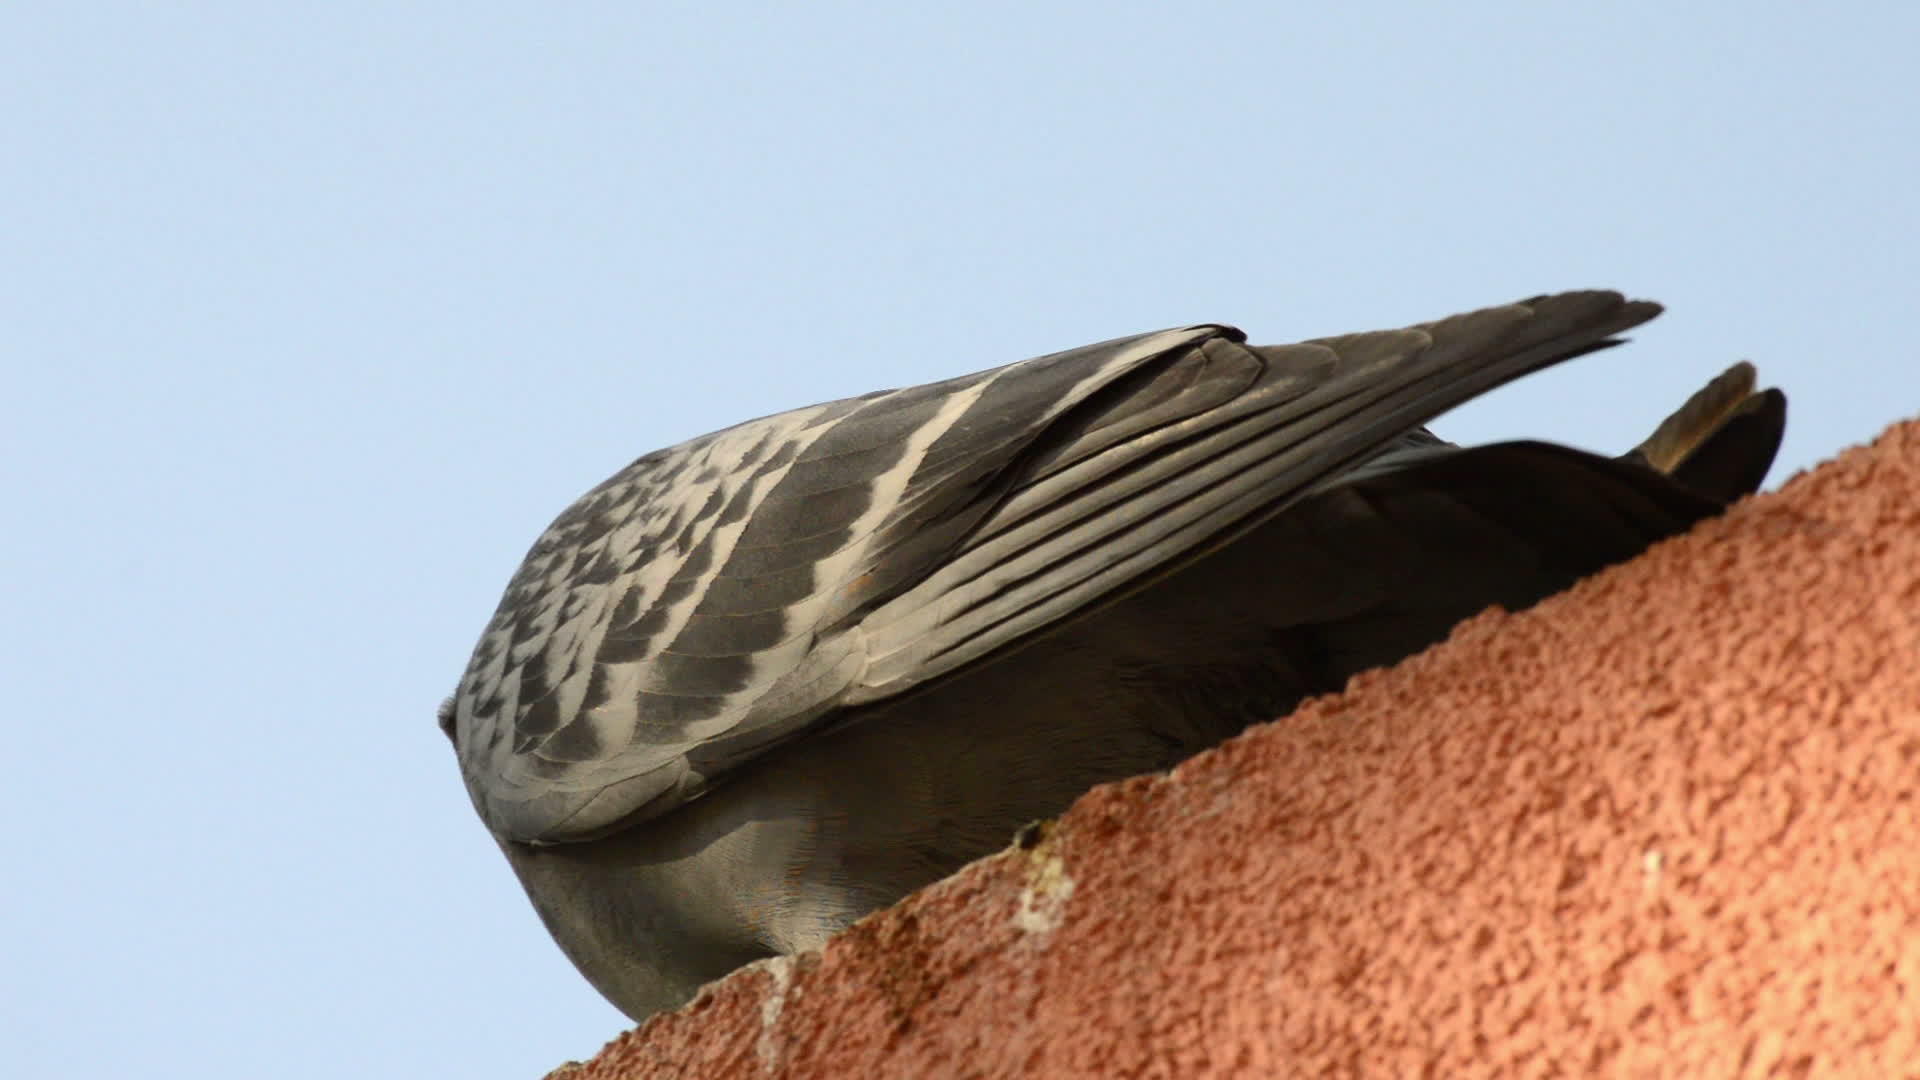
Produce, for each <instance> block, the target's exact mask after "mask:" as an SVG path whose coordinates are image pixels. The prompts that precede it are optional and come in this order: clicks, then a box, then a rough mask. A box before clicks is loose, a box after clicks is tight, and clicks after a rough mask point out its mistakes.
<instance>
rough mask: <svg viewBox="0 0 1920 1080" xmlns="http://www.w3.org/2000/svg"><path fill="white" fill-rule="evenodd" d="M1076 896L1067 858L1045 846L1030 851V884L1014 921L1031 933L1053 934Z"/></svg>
mask: <svg viewBox="0 0 1920 1080" xmlns="http://www.w3.org/2000/svg"><path fill="white" fill-rule="evenodd" d="M1072 898H1073V878H1071V877H1069V876H1067V864H1066V860H1064V859H1062V858H1061V857H1060V856H1058V855H1056V854H1054V853H1053V852H1052V851H1050V850H1048V849H1047V848H1046V847H1044V846H1042V847H1041V848H1039V849H1038V850H1035V851H1033V852H1031V853H1029V855H1028V861H1027V885H1026V888H1024V889H1021V890H1020V905H1019V906H1018V907H1017V908H1015V909H1014V912H1013V925H1014V926H1016V927H1019V928H1020V929H1021V930H1024V931H1026V932H1027V933H1029V934H1050V933H1052V932H1053V931H1054V930H1056V929H1058V928H1059V926H1060V924H1061V922H1063V921H1064V920H1065V919H1066V915H1067V901H1068V900H1070V899H1072Z"/></svg>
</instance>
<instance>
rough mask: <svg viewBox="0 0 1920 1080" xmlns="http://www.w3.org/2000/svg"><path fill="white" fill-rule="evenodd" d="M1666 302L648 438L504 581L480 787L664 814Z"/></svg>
mask: <svg viewBox="0 0 1920 1080" xmlns="http://www.w3.org/2000/svg"><path fill="white" fill-rule="evenodd" d="M1658 310H1659V309H1658V307H1657V306H1656V305H1653V304H1650V303H1644V302H1633V301H1625V300H1623V299H1622V298H1621V297H1619V296H1618V295H1617V294H1613V293H1567V294H1560V295H1557V296H1552V297H1543V298H1537V299H1535V300H1530V301H1526V302H1523V303H1520V304H1513V305H1507V306H1504V307H1498V308H1489V309H1486V310H1482V311H1478V312H1472V313H1468V314H1466V315H1461V316H1456V317H1454V318H1451V319H1446V320H1443V321H1441V322H1438V323H1433V324H1426V325H1422V326H1417V327H1411V328H1408V329H1405V330H1396V331H1384V332H1378V333H1369V334H1356V335H1349V336H1346V337H1340V338H1327V339H1320V340H1316V341H1310V342H1304V343H1301V344H1299V345H1289V346H1278V347H1270V348H1250V347H1247V346H1245V345H1242V344H1240V337H1239V335H1238V333H1237V332H1234V331H1231V330H1227V329H1224V328H1220V327H1198V328H1190V329H1187V330H1181V331H1166V332H1163V333H1160V334H1153V335H1145V336H1143V337H1140V338H1132V339H1125V340H1122V341H1118V342H1110V343H1107V344H1104V345H1100V346H1090V347H1088V348H1086V349H1081V350H1074V351H1073V352H1071V353H1062V354H1055V355H1053V356H1050V357H1043V358H1041V359H1039V360H1034V361H1027V362H1025V363H1021V364H1015V365H1010V366H1008V367H1005V368H1000V369H996V370H994V371H991V372H984V373H981V374H979V375H975V376H968V377H965V378H962V379H956V380H951V381H948V382H945V383H936V384H932V385H929V386H923V387H915V388H911V389H907V390H901V391H894V392H891V393H886V394H879V395H870V396H868V397H866V398H860V399H850V400H848V401H841V402H834V403H830V404H828V405H822V406H816V407H814V408H812V409H804V410H796V411H795V412H792V413H784V414H780V415H779V416H775V417H769V418H766V419H764V420H760V421H755V422H752V423H749V424H745V425H741V426H740V427H737V428H732V429H728V430H727V431H724V432H720V433H717V434H715V435H712V436H707V437H705V438H704V439H700V440H695V441H694V442H691V443H687V444H683V445H682V446H680V447H676V448H673V449H671V450H668V451H663V452H662V453H660V454H655V455H649V457H648V458H643V459H641V461H640V462H636V463H635V465H634V466H632V467H630V468H629V469H628V470H626V471H625V472H623V473H622V474H620V475H619V476H616V477H615V478H614V479H613V480H611V481H609V482H608V484H606V485H603V486H602V487H601V488H599V489H596V491H595V492H593V493H590V494H589V495H588V496H587V497H586V498H584V499H582V500H581V502H580V503H577V504H576V505H575V506H574V507H573V508H572V509H570V510H569V511H568V512H567V513H566V514H565V515H562V517H561V519H560V520H559V521H557V522H556V523H555V525H554V526H553V528H552V529H550V530H549V531H548V533H547V535H546V536H544V537H543V538H542V539H541V541H540V542H539V543H538V544H536V546H535V549H534V551H533V552H532V553H531V554H530V555H529V557H528V560H527V563H526V565H524V566H523V567H522V569H521V571H520V574H519V575H518V576H517V577H516V578H515V580H514V583H513V584H512V585H511V586H510V587H509V591H508V595H507V597H506V599H505V600H503V601H502V605H501V609H500V612H499V613H497V614H496V616H495V619H494V622H493V624H492V625H490V627H489V630H488V633H487V636H486V637H485V638H483V641H482V644H481V647H480V649H479V650H478V651H477V652H476V655H475V658H474V662H473V665H472V666H471V667H470V668H469V671H468V674H467V676H466V678H465V679H464V680H463V682H462V686H461V690H460V693H459V694H458V695H457V697H456V708H455V719H456V726H457V730H458V738H459V742H460V746H461V753H462V762H463V766H464V769H465V771H466V774H467V778H468V783H469V788H470V790H471V791H472V792H473V793H474V797H475V801H476V803H477V804H478V805H479V807H480V810H481V813H482V815H483V816H484V817H486V818H487V820H488V821H489V822H490V823H491V824H492V825H493V826H494V828H495V829H496V831H498V832H500V833H502V834H503V835H506V836H510V837H514V838H517V839H523V840H536V841H559V840H569V839H579V838H584V837H588V836H592V835H597V834H599V833H601V832H604V831H605V830H607V829H609V828H612V827H615V826H616V825H618V824H620V823H622V822H625V821H631V820H635V819H637V818H639V817H644V816H648V815H651V814H655V813H659V812H662V811H664V810H665V809H668V808H670V807H671V806H673V805H677V804H678V803H680V802H683V801H685V800H686V799H688V798H691V797H694V796H695V795H697V794H698V793H699V792H700V791H701V790H703V789H704V788H705V787H706V786H707V785H708V784H710V783H712V782H714V781H715V780H717V779H719V778H721V777H723V776H724V775H725V774H726V773H727V772H728V771H729V770H731V769H733V768H735V767H737V766H738V765H740V764H741V763H743V762H744V761H746V760H749V759H751V758H752V757H754V756H756V755H757V754H759V753H761V752H763V751H765V750H766V749H768V748H770V747H771V746H774V745H776V744H778V743H779V742H781V741H783V740H785V739H788V738H792V737H794V736H796V735H798V734H800V733H802V732H804V731H805V730H807V729H808V728H809V727H810V726H812V725H815V724H817V723H820V722H822V719H823V714H825V713H827V712H828V711H829V710H832V709H834V708H836V707H839V706H843V705H851V704H858V703H862V702H868V701H873V700H877V699H880V698H885V697H888V696H892V695H895V694H899V693H902V692H905V691H907V690H910V689H912V688H914V687H916V686H920V685H923V684H925V683H926V682H927V681H928V680H931V679H934V678H937V677H939V676H940V675H943V674H946V673H948V672H951V671H954V670H956V669H957V668H959V667H961V666H963V665H965V664H968V663H970V662H974V661H977V660H979V659H981V658H984V657H986V656H988V655H990V654H992V653H994V652H996V651H998V650H1000V649H1003V648H1006V647H1009V646H1010V645H1013V644H1015V643H1017V642H1019V641H1020V640H1022V639H1024V638H1027V637H1029V636H1031V635H1033V634H1035V633H1039V632H1042V631H1045V630H1047V629H1049V628H1052V627H1054V626H1057V625H1059V624H1061V623H1062V622H1063V621H1065V620H1067V619H1069V618H1071V617H1074V616H1077V615H1082V614H1084V613H1086V612H1087V611H1089V610H1091V609H1093V608H1095V607H1097V606H1098V605H1099V604H1100V603H1102V602H1103V601H1105V600H1108V599H1110V598H1112V597H1114V596H1116V595H1118V594H1120V593H1122V592H1123V591H1124V590H1126V589H1128V588H1130V587H1135V586H1138V585H1139V584H1142V583H1144V582H1146V581H1148V580H1151V579H1153V578H1154V577H1156V576H1158V575H1160V574H1164V573H1166V572H1167V571H1169V570H1171V569H1173V568H1174V567H1176V566H1179V565H1182V564H1183V563H1184V562H1186V561H1188V560H1191V559H1193V558H1196V557H1198V556H1199V555H1201V554H1203V553H1204V552H1206V551H1208V550H1211V549H1212V548H1214V547H1216V546H1218V545H1219V544H1220V543H1223V542H1225V541H1226V540H1227V539H1229V538H1230V537H1231V536H1232V535H1234V534H1235V532H1236V531H1237V530H1240V529H1243V528H1246V527H1249V526H1250V525H1252V524H1253V523H1255V522H1257V521H1258V520H1260V519H1261V518H1263V517H1264V516H1266V515H1269V514H1271V513H1273V512H1275V511H1277V510H1278V509H1280V508H1282V507H1284V506H1286V505H1287V504H1288V503H1289V502H1291V501H1292V500H1294V499H1297V498H1298V497H1300V496H1301V495H1302V494H1304V493H1306V492H1307V491H1309V490H1311V489H1313V488H1314V487H1315V486H1316V485H1319V484H1321V483H1323V482H1325V481H1327V480H1328V479H1329V478H1332V477H1334V476H1336V475H1338V474H1339V473H1340V472H1341V471H1342V470H1345V469H1348V468H1350V467H1352V466H1353V465H1355V464H1356V463H1358V462H1361V461H1364V460H1365V459H1367V458H1368V457H1369V456H1371V455H1374V454H1377V453H1379V452H1380V451H1381V450H1382V449H1384V448H1387V447H1389V446H1392V445H1394V444H1395V443H1396V441H1397V440H1403V439H1405V438H1406V437H1408V436H1409V434H1410V433H1411V432H1413V431H1414V430H1415V429H1417V428H1418V427H1419V425H1421V424H1422V423H1424V422H1425V421H1426V420H1428V419H1430V418H1431V417H1433V416H1434V415H1436V414H1438V413H1440V412H1443V411H1445V410H1446V409H1448V408H1451V407H1452V406H1454V405H1457V404H1459V403H1460V402H1463V401H1465V400H1467V399H1469V398H1471V397H1473V396H1475V395H1477V394H1479V393H1482V392H1484V391H1486V390H1488V389H1491V388H1493V387H1494V386H1497V385H1499V384H1501V383H1503V382H1505V381H1507V380H1510V379H1512V378H1515V377H1517V376H1519V375H1522V374H1525V373H1526V372H1528V371H1532V370H1535V369H1537V368H1540V367H1543V366H1545V365H1547V364H1551V363H1554V362H1557V361H1559V360H1563V359H1566V358H1568V357H1571V356H1576V355H1579V354H1581V353H1584V352H1589V351H1592V350H1594V349H1597V348H1602V347H1604V346H1605V345H1606V344H1608V337H1609V335H1611V334H1614V333H1617V332H1619V331H1621V330H1624V329H1626V328H1628V327H1631V326H1634V325H1636V324H1638V323H1640V322H1644V321H1645V320H1647V319H1649V318H1651V317H1652V316H1653V315H1654V314H1656V313H1657V312H1658ZM1275 572H1276V573H1284V572H1285V568H1284V567H1283V566H1277V567H1275Z"/></svg>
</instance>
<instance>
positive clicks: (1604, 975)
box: [555, 422, 1920, 1080]
mask: <svg viewBox="0 0 1920 1080" xmlns="http://www.w3.org/2000/svg"><path fill="white" fill-rule="evenodd" d="M1917 777H1920V422H1909V423H1907V424H1903V425H1900V426H1897V427H1895V428H1893V429H1891V430H1890V431H1889V432H1887V433H1886V434H1885V435H1884V436H1882V437H1881V438H1880V439H1879V440H1878V441H1877V442H1875V443H1874V444H1873V445H1871V446H1868V447H1862V448H1858V449H1855V450H1853V451H1850V452H1848V453H1847V454H1845V455H1843V456H1842V457H1841V458H1839V459H1838V460H1836V461H1834V462H1831V463H1829V464H1827V465H1825V466H1823V467H1821V468H1819V469H1817V470H1815V471H1814V472H1812V473H1809V474H1806V475H1802V476H1800V477H1797V478H1795V479H1794V480H1793V481H1792V482H1790V483H1789V484H1788V485H1787V486H1786V487H1785V489H1784V490H1782V491H1781V492H1779V493H1777V494H1771V495H1765V496H1761V497H1759V498H1755V499H1752V500H1749V501H1747V502H1745V503H1743V504H1741V505H1739V506H1737V507H1736V508H1734V510H1733V511H1732V512H1731V513H1729V514H1728V515H1727V516H1726V517H1724V518H1721V519H1718V520H1716V521H1712V522H1708V523H1706V524H1705V525H1703V526H1702V527H1700V528H1699V529H1697V530H1695V531H1694V532H1693V533H1692V534H1691V535H1689V536H1686V537H1683V538H1681V539H1679V540H1676V541H1673V542H1669V543H1666V544H1663V545H1661V546H1659V547H1657V548H1655V549H1654V550H1652V551H1650V552H1648V553H1647V554H1646V555H1645V556H1644V557H1643V558H1641V559H1639V560H1636V561H1635V562H1633V563H1632V564H1630V565H1627V566H1624V567H1618V568H1615V569H1614V570H1611V571H1609V572H1607V573H1604V574H1602V575H1600V576H1598V577H1596V578H1594V579H1592V580H1590V581H1587V582H1584V583H1582V584H1581V585H1579V586H1578V587H1576V588H1575V589H1573V590H1572V591H1571V592H1569V593H1567V594H1565V595H1563V596H1559V597H1556V598H1554V599H1552V600H1549V601H1548V602H1546V603H1544V604H1541V605H1540V606H1539V607H1538V608H1536V609H1534V610H1533V611H1530V612H1527V613H1524V614H1520V615H1507V614H1503V613H1499V612H1490V613H1488V614H1485V615H1482V616H1480V617H1478V618H1476V619H1473V620H1471V621H1469V622H1468V623H1466V624H1464V625H1463V626H1461V627H1460V628H1459V629H1458V630H1457V631H1456V632H1455V634H1454V635H1453V637H1452V639H1451V640H1450V641H1449V642H1448V643H1446V644H1445V645H1443V646H1441V647H1439V648H1436V649H1434V650H1431V651H1430V652H1428V653H1426V654H1424V655H1422V656H1419V657H1416V658H1415V659H1413V660H1411V661H1409V662H1407V663H1404V664H1402V665H1400V666H1399V667H1397V668H1395V669H1393V670H1390V671H1384V672H1375V673H1371V674H1369V675H1366V676H1363V677H1361V678H1360V679H1357V680H1355V682H1354V684H1353V685H1352V686H1351V687H1350V688H1349V689H1348V691H1347V692H1346V693H1345V694H1343V695H1339V696H1335V697H1329V698H1322V699H1319V700H1316V701H1314V702H1311V703H1309V704H1308V705H1307V706H1305V707H1304V708H1302V709H1301V710H1300V711H1298V712H1297V713H1295V714H1294V715H1292V716H1290V717H1287V718H1286V719H1284V720H1281V721H1279V722H1277V723H1273V724H1267V725H1263V726H1260V727H1258V728H1256V729H1254V730H1252V731H1250V732H1249V733H1248V734H1247V735H1245V736H1243V737H1241V738H1239V739H1236V740H1234V741H1233V742H1231V743H1229V744H1227V745H1226V746H1224V747H1221V748H1220V749H1218V750H1216V751H1214V752H1211V753H1208V754H1205V755H1202V756H1201V757H1199V758H1196V759H1194V760H1193V761H1191V762H1189V763H1187V764H1186V765H1183V766H1182V767H1181V768H1179V769H1178V770H1176V771H1175V772H1174V773H1172V774H1171V775H1170V776H1166V777H1161V778H1146V779H1138V780H1132V781H1127V782H1125V783H1120V784H1113V785H1109V786H1106V787H1103V788H1100V789H1097V790H1095V791H1094V792H1092V793H1091V794H1089V795H1087V796H1086V797H1085V798H1083V799H1081V800H1080V802H1079V803H1078V804H1077V805H1075V807H1074V808H1073V810H1072V811H1071V812H1070V813H1068V814H1066V815H1065V816H1064V817H1062V818H1061V819H1060V820H1059V821H1057V822H1056V823H1053V824H1052V825H1050V826H1048V827H1046V828H1044V829H1036V830H1031V831H1030V834H1029V835H1026V836H1024V837H1023V838H1022V842H1021V844H1020V845H1017V846H1015V847H1013V848H1010V849H1009V850H1008V851H1006V852H1005V853H1003V854H1001V855H998V856H995V857H993V858H990V859H986V860H983V861H981V862H980V863H977V864H975V865H973V866H971V867H969V868H967V869H966V870H965V871H963V872H961V873H960V874H958V875H956V876H955V877H953V878H951V879H949V880H947V881H944V882H941V883H940V884H938V885H935V886H933V887H931V888H929V889H926V890H924V891H923V892H921V893H919V894H916V895H915V896H913V897H911V898H909V899H908V900H907V901H906V902H904V903H902V904H900V905H899V906H898V907H896V908H894V909H892V910H889V911H886V912H883V913H880V914H879V915H876V916H874V917H872V918H869V919H867V920H865V921H864V922H862V923H861V924H859V925H858V926H856V927H854V928H853V929H852V930H850V931H849V932H847V933H846V934H844V935H842V936H841V937H840V938H838V939H836V940H835V941H834V942H833V943H832V945H830V946H829V947H828V948H827V949H826V950H825V952H824V953H822V954H820V955H817V956H806V957H801V958H798V959H791V960H784V961H781V962H779V963H775V964H766V965H760V966H756V967H755V968H752V969H749V970H747V971H745V972H742V973H739V974H737V975H736V976H734V977H732V978H730V979H727V980H725V981H723V982H722V983H720V984H717V985H716V986H714V987H712V988H710V989H709V990H708V991H707V992H706V993H704V994H703V995H702V997H701V998H700V999H699V1000H697V1001H696V1002H695V1003H693V1004H692V1005H690V1006H689V1007H687V1008H686V1009H684V1010H682V1011H681V1012H679V1013H675V1014H672V1015H667V1016H662V1017H658V1018H656V1019H655V1020H654V1021H652V1022H651V1023H649V1024H647V1025H646V1026H644V1027H642V1028H641V1029H639V1030H638V1031H635V1032H631V1033H628V1034H626V1035H623V1036H621V1037H620V1038H619V1039H617V1040H615V1041H614V1042H613V1043H611V1044H609V1045H608V1046H607V1047H606V1049H605V1050H603V1051H602V1052H601V1054H600V1055H599V1056H598V1057H597V1058H595V1059H594V1060H593V1061H592V1062H589V1063H587V1064H586V1065H584V1066H568V1067H566V1068H563V1069H562V1070H560V1071H559V1072H557V1073H556V1074H555V1075H556V1076H565V1077H567V1078H568V1080H610V1078H637V1077H754V1076H783V1077H836V1078H843V1077H913V1078H919V1077H950V1076H951V1077H1002V1076H1007V1077H1012V1076H1033V1077H1080V1076H1085V1077H1168V1078H1189V1077H1216V1076H1248V1077H1265V1076H1286V1075H1343V1076H1344V1075H1367V1076H1394V1077H1400V1076H1434V1077H1441V1076H1446V1077H1455V1076H1547V1075H1591V1074H1601V1075H1619V1076H1689V1077H1692V1076H1701V1077H1705V1076H1713V1077H1721V1076H1874V1077H1894V1076H1920V833H1917V832H1916V809H1915V802H1916V791H1917V790H1920V780H1917Z"/></svg>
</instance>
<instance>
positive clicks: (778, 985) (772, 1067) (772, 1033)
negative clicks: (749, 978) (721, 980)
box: [754, 954, 794, 1073]
mask: <svg viewBox="0 0 1920 1080" xmlns="http://www.w3.org/2000/svg"><path fill="white" fill-rule="evenodd" d="M793 963H794V958H793V957H791V956H787V955H784V954H783V955H780V956H770V957H768V958H767V959H765V960H762V961H760V962H759V963H758V964H757V965H755V966H756V967H758V968H759V969H760V970H762V971H764V972H766V973H767V976H768V977H769V978H771V979H772V980H773V985H772V986H770V987H768V988H767V996H766V997H764V998H762V999H761V1000H760V1038H759V1041H758V1042H757V1043H756V1044H755V1046H754V1049H755V1051H756V1052H757V1053H758V1054H759V1056H760V1068H761V1069H762V1070H763V1071H765V1072H768V1073H775V1072H779V1071H780V1014H781V1012H783V1011H785V1009H786V1007H787V988H788V987H790V986H792V985H793Z"/></svg>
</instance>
